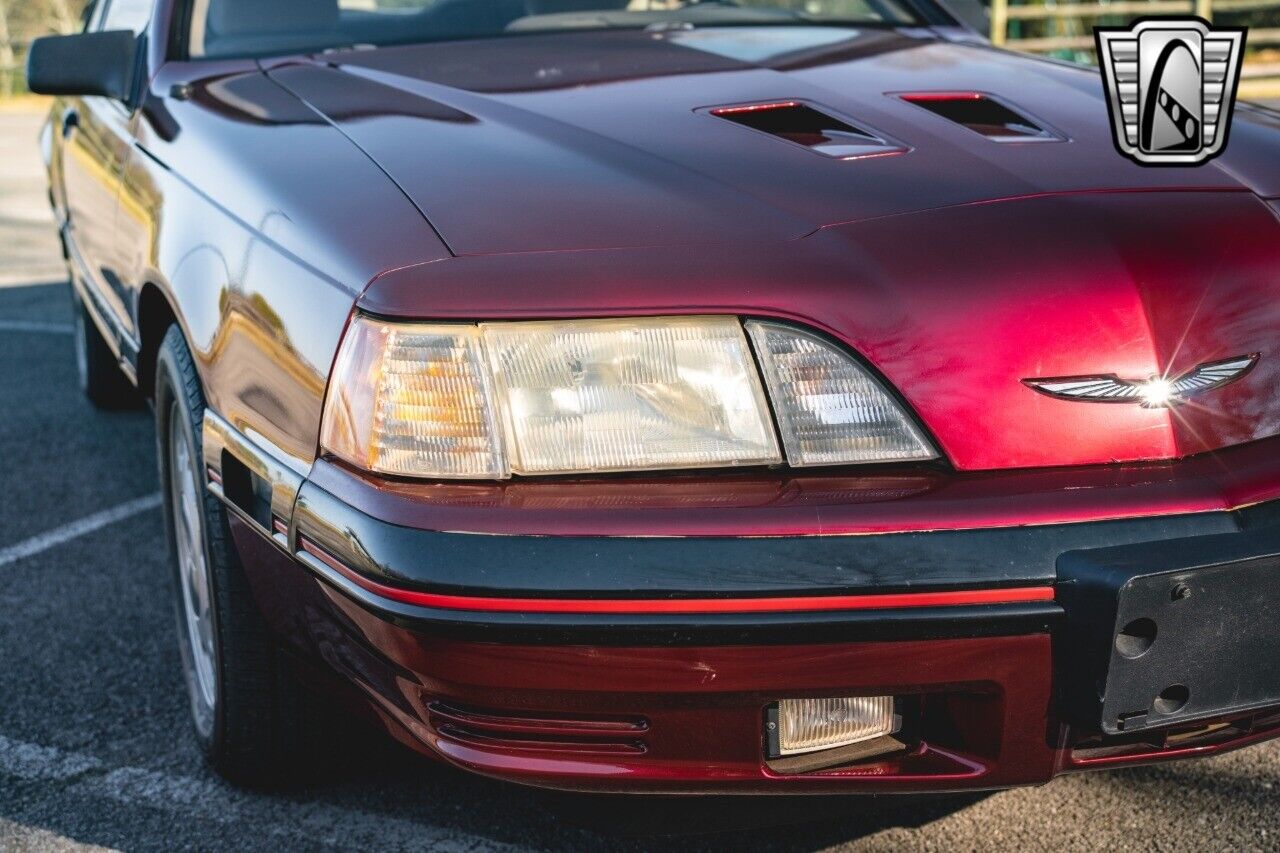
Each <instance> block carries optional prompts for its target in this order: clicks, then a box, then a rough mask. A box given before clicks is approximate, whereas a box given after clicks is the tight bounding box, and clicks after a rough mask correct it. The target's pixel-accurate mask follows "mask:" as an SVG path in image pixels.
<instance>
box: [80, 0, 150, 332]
mask: <svg viewBox="0 0 1280 853" xmlns="http://www.w3.org/2000/svg"><path fill="white" fill-rule="evenodd" d="M152 3H153V0H99V3H98V8H97V9H95V10H94V13H93V16H92V17H91V18H90V21H89V24H88V27H87V30H88V31H89V32H112V31H116V30H129V31H132V32H134V33H135V34H137V35H138V36H139V37H141V35H142V33H143V32H144V31H145V30H146V27H147V24H148V23H149V21H150V19H151V8H152ZM132 121H133V111H132V108H131V107H129V106H128V105H126V104H124V103H121V102H120V101H116V100H112V99H110V98H101V97H89V98H72V99H70V100H68V101H67V102H66V105H65V108H64V110H63V113H62V117H61V123H62V126H61V132H62V134H63V153H62V183H63V191H64V193H65V196H66V208H67V226H66V227H67V244H68V249H69V250H70V252H71V255H72V262H73V263H74V264H75V266H76V268H77V270H78V271H79V275H80V278H81V280H82V282H83V283H84V285H85V287H86V289H87V291H88V294H89V298H90V299H91V300H92V301H93V302H94V307H95V308H96V309H97V311H96V312H95V313H96V314H98V316H99V317H100V318H101V319H102V320H104V321H105V322H106V323H107V324H108V326H110V327H111V328H109V329H105V330H104V331H105V332H107V333H108V334H107V335H106V338H107V340H108V341H109V342H111V343H112V344H114V345H117V346H118V345H119V343H120V339H121V336H122V335H129V334H130V333H129V329H130V326H131V323H130V321H129V317H130V312H129V309H128V304H129V300H128V295H127V293H126V292H125V289H124V287H123V285H122V283H121V276H120V270H121V269H122V268H123V263H124V260H125V259H123V258H122V257H121V252H120V250H119V241H118V240H116V230H117V223H116V218H117V212H118V204H119V195H120V180H121V175H122V174H123V171H124V167H125V165H126V164H127V162H128V160H129V157H130V155H131V152H132V150H133V149H132V144H133V143H132V140H133V137H132V133H131V125H132Z"/></svg>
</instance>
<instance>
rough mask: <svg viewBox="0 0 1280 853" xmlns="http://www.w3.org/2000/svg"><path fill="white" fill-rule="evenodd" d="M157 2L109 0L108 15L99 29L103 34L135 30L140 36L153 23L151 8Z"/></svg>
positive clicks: (150, 0) (152, 0)
mask: <svg viewBox="0 0 1280 853" xmlns="http://www.w3.org/2000/svg"><path fill="white" fill-rule="evenodd" d="M154 4H155V0H109V3H108V5H107V14H106V16H105V17H104V18H103V20H102V26H101V27H100V28H99V29H101V30H102V31H103V32H114V31H116V30H133V32H135V33H137V34H138V35H142V32H143V31H144V30H145V29H146V28H147V24H149V23H150V22H151V7H152V6H153V5H154Z"/></svg>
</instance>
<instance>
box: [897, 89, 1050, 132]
mask: <svg viewBox="0 0 1280 853" xmlns="http://www.w3.org/2000/svg"><path fill="white" fill-rule="evenodd" d="M899 97H901V98H902V100H904V101H906V102H907V103H909V104H915V105H916V106H918V107H923V108H924V109H926V110H928V111H929V112H931V113H933V114H934V115H938V116H941V117H942V118H945V119H947V120H948V121H951V122H955V123H956V124H958V125H960V126H961V127H963V128H966V129H968V130H972V131H973V132H974V133H977V134H979V135H981V136H985V137H986V138H987V139H989V140H991V141H992V142H1063V141H1065V137H1063V136H1060V135H1059V134H1058V133H1057V132H1055V131H1053V130H1050V129H1049V127H1048V126H1047V125H1046V124H1045V123H1044V122H1042V121H1040V120H1039V119H1033V118H1031V117H1029V116H1027V115H1026V114H1025V113H1022V112H1021V111H1019V110H1018V109H1016V108H1015V107H1013V106H1011V105H1010V104H1006V103H1004V102H1002V101H998V100H996V99H995V98H993V97H991V96H990V95H984V94H983V93H981V92H915V93H908V94H904V95H900V96H899Z"/></svg>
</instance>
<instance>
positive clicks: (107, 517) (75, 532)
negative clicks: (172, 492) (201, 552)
mask: <svg viewBox="0 0 1280 853" xmlns="http://www.w3.org/2000/svg"><path fill="white" fill-rule="evenodd" d="M158 506H160V493H159V492H156V493H155V494H152V495H147V496H146V497H144V498H137V499H136V500H131V501H129V502H128V503H122V504H120V505H119V506H115V507H112V508H111V509H104V510H103V511H102V512H95V513H94V514H93V515H90V516H86V517H85V518H82V519H80V520H78V521H72V522H70V523H69V524H64V525H62V526H61V527H56V528H54V529H53V530H49V531H47V532H45V533H41V534H39V535H38V536H32V537H31V538H30V539H27V540H25V541H23V542H19V543H18V544H16V545H10V546H9V547H8V548H3V549H0V568H4V567H5V566H7V565H9V564H10V563H16V562H17V561H18V560H25V559H26V558H27V557H31V556H34V555H36V554H39V553H40V552H41V551H47V550H49V549H50V548H55V547H57V546H58V545H61V544H62V543H64V542H70V541H71V540H72V539H75V538H77V537H80V536H84V535H85V534H86V533H92V532H93V531H95V530H101V529H102V528H104V527H106V526H108V525H111V524H115V523H116V522H117V521H123V520H124V519H126V518H130V517H132V516H135V515H138V514H140V513H144V512H148V511H149V510H153V509H155V508H156V507H158Z"/></svg>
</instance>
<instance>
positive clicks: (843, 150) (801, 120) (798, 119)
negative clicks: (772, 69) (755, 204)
mask: <svg viewBox="0 0 1280 853" xmlns="http://www.w3.org/2000/svg"><path fill="white" fill-rule="evenodd" d="M706 112H709V113H710V114H711V115H713V116H715V117H717V118H722V119H725V120H726V121H731V122H733V123H734V124H740V125H742V126H743V127H749V128H751V129H752V130H758V131H760V132H761V133H767V134H769V135H770V136H776V137H778V138H779V139H784V140H786V141H787V142H791V143H794V144H796V145H800V146H803V147H805V148H808V149H809V150H810V151H813V152H814V153H816V154H821V155H823V156H824V157H833V158H835V159H838V160H857V159H861V158H863V157H882V156H884V155H886V154H902V153H904V152H906V151H907V150H908V149H907V147H906V146H905V145H902V144H900V143H898V142H895V141H893V140H891V139H889V138H888V137H887V136H885V135H884V134H882V133H879V132H872V131H869V130H864V129H862V128H859V127H854V126H853V125H852V124H849V122H847V121H845V120H844V119H839V118H836V117H835V116H833V115H831V114H830V113H827V112H823V111H822V110H819V109H817V108H815V107H813V106H810V105H809V104H806V103H802V102H800V101H777V102H773V103H766V104H747V105H743V106H734V107H713V108H711V109H709V110H707V111H706Z"/></svg>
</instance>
